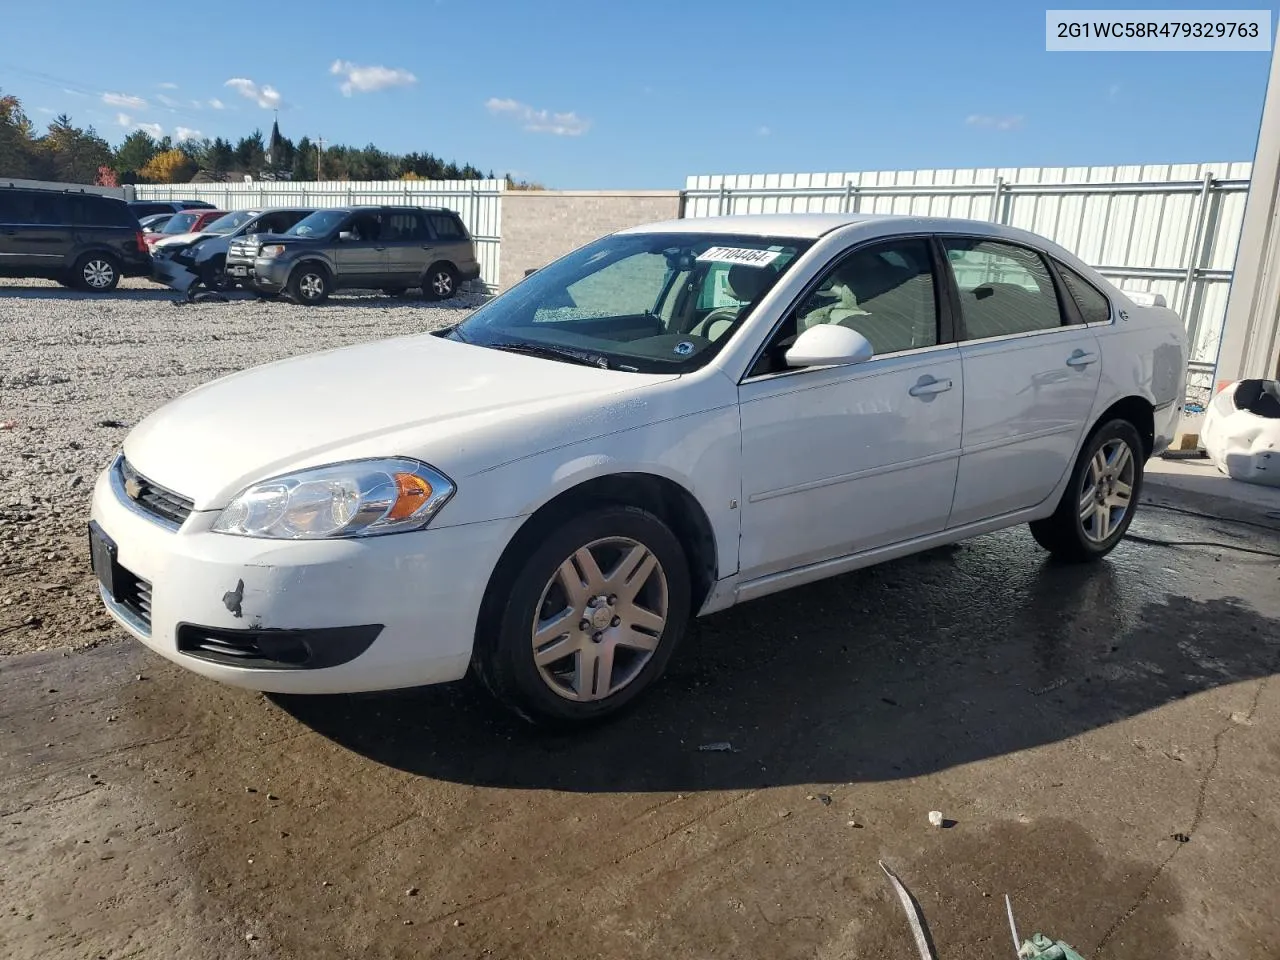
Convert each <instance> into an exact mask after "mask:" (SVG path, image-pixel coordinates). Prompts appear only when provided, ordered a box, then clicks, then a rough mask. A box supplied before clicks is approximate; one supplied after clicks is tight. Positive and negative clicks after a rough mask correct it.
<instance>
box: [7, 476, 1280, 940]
mask: <svg viewBox="0 0 1280 960" xmlns="http://www.w3.org/2000/svg"><path fill="white" fill-rule="evenodd" d="M1165 502H1166V505H1167V506H1171V507H1174V508H1176V509H1172V510H1170V509H1156V508H1154V507H1151V506H1144V507H1143V509H1142V511H1141V512H1140V514H1139V517H1138V518H1137V521H1136V522H1135V524H1134V527H1133V530H1132V533H1133V534H1134V538H1133V539H1131V540H1129V541H1128V542H1126V543H1125V544H1123V545H1122V546H1121V547H1120V548H1119V549H1118V550H1117V551H1116V552H1115V553H1114V554H1113V555H1112V557H1111V558H1109V559H1108V560H1107V561H1106V562H1104V563H1102V564H1100V565H1097V566H1093V567H1089V568H1079V567H1065V566H1060V565H1057V564H1054V563H1051V562H1049V561H1047V560H1046V559H1045V554H1043V553H1042V552H1041V551H1040V550H1039V549H1038V548H1037V547H1036V546H1035V544H1034V542H1033V541H1032V540H1031V538H1030V536H1029V535H1028V534H1027V533H1026V532H1025V530H1023V529H1015V530H1010V531H1006V532H1003V533H1000V534H996V535H993V536H989V537H983V538H980V539H977V540H974V541H971V542H969V543H966V544H963V545H960V546H958V547H955V548H948V549H942V550H935V551H931V552H930V553H928V554H924V555H921V556H918V557H914V558H908V559H906V560H903V561H899V562H895V563H891V564H887V565H884V566H881V567H877V568H873V569H871V570H866V571H861V572H858V573H855V574H851V575H848V576H844V577H840V578H838V579H834V580H830V581H826V582H823V583H819V584H814V585H812V586H808V587H804V588H800V589H797V590H794V591H791V592H788V593H786V594H782V595H779V596H777V597H772V598H767V599H764V600H760V601H756V602H754V603H750V604H746V605H744V606H742V607H740V608H737V609H734V610H730V611H728V612H726V613H723V614H718V615H715V616H713V617H710V618H708V619H706V620H703V621H700V622H699V623H698V624H697V625H696V626H695V627H694V628H693V630H692V632H691V634H690V636H689V637H688V638H687V640H686V642H685V645H684V647H683V648H682V649H681V650H680V651H679V652H678V653H677V655H676V658H675V660H674V661H673V664H672V668H671V671H670V673H669V675H668V677H667V679H666V680H665V681H664V682H663V683H662V684H661V685H660V686H659V687H657V688H655V689H654V690H653V691H652V693H651V694H650V695H649V696H648V697H646V698H645V699H644V700H643V701H642V702H641V703H640V704H639V705H638V706H637V708H636V709H635V710H633V711H632V712H630V713H629V714H628V715H626V716H625V717H624V718H622V719H621V720H619V721H617V722H614V723H612V724H609V725H607V726H605V727H602V728H599V729H596V730H592V731H589V732H586V733H582V734H578V735H574V736H564V735H556V736H552V735H548V734H543V733H538V732H535V731H532V730H529V729H527V728H525V727H523V726H521V725H520V724H519V723H518V722H517V721H513V720H509V719H508V718H507V717H506V715H505V714H503V713H501V712H500V711H498V710H496V709H494V708H493V707H491V706H490V704H489V703H488V701H487V700H486V699H485V698H484V697H483V696H482V695H481V694H479V693H478V692H476V691H475V690H474V689H472V688H471V687H470V685H468V684H465V683H464V684H458V685H454V686H450V687H441V688H430V689H425V690H417V691H407V692H398V693H390V694H381V695H369V696H359V697H346V698H342V697H324V698H303V697H282V696H281V697H265V696H262V695H259V694H254V693H249V692H245V691H239V690H233V689H229V688H223V687H219V686H217V685H214V684H212V683H210V682H208V681H205V680H202V679H200V678H198V677H195V676H194V675H189V674H186V673H184V672H182V671H180V670H179V669H177V668H176V667H173V666H171V665H169V664H167V663H166V662H164V661H162V660H160V659H159V658H158V657H155V656H153V655H151V654H149V653H147V652H146V651H144V650H143V649H141V648H140V647H139V646H137V645H136V644H133V643H130V642H119V643H113V644H110V645H107V646H104V647H101V648H99V649H95V650H90V651H87V652H84V653H71V654H65V655H64V654H60V653H57V652H54V653H38V654H30V655H23V656H17V657H10V658H6V659H2V660H0V857H2V858H3V863H4V869H3V870H0V956H4V957H22V958H27V957H59V958H61V957H109V958H121V957H164V958H173V957H198V958H206V957H208V958H214V957H216V958H226V957H234V956H260V957H280V958H292V957H308V958H312V957H427V956H442V957H489V956H491V957H547V956H554V957H557V958H564V960H570V958H578V957H584V958H585V957H611V958H612V957H628V958H638V957H662V958H664V960H667V958H683V957H690V958H692V957H717V958H719V957H724V958H728V957H735V958H736V957H742V958H748V957H760V958H765V957H768V958H783V957H822V958H845V957H848V958H853V957H858V958H872V957H903V956H909V955H912V954H911V950H912V949H913V948H912V946H911V940H910V933H909V930H908V927H907V924H906V920H905V917H904V915H903V913H902V910H901V907H900V906H899V904H898V902H897V900H896V899H895V898H894V896H893V893H892V890H891V889H890V887H889V886H888V883H887V882H886V880H885V877H884V875H883V874H882V873H881V872H880V869H879V867H878V866H877V860H878V859H883V860H884V861H885V862H886V863H887V864H889V865H890V866H891V867H892V868H893V869H894V870H895V871H896V872H897V874H898V875H899V876H900V877H901V878H902V880H903V881H904V882H905V883H906V884H907V886H908V887H909V888H910V889H911V891H912V893H913V894H914V895H915V896H916V898H917V899H918V900H919V902H920V905H921V907H922V909H923V912H924V915H925V917H926V920H927V921H928V924H929V926H930V928H931V932H932V936H933V938H934V940H935V941H936V943H937V944H938V948H939V953H940V955H941V956H943V957H946V956H966V957H1005V958H1007V957H1009V956H1010V955H1011V950H1010V946H1011V944H1010V939H1009V933H1008V926H1007V921H1006V920H1005V917H1004V902H1003V896H1004V894H1006V893H1008V894H1009V895H1010V896H1011V897H1012V898H1013V902H1014V907H1015V910H1016V912H1017V914H1018V919H1019V928H1020V931H1021V932H1022V933H1023V934H1024V935H1026V936H1029V935H1030V934H1031V933H1032V932H1034V931H1036V930H1042V931H1044V932H1046V933H1050V934H1052V935H1053V936H1054V937H1056V938H1062V939H1064V940H1067V941H1068V942H1070V943H1072V944H1073V945H1074V946H1075V947H1076V948H1077V949H1079V950H1080V951H1081V952H1082V953H1083V954H1084V955H1085V956H1086V957H1088V958H1089V960H1096V958H1098V957H1126V958H1147V957H1149V958H1153V960H1154V958H1161V960H1167V958H1169V957H1172V956H1175V955H1176V956H1187V957H1193V956H1194V957H1223V958H1228V957H1230V958H1234V957H1247V958H1253V957H1274V956H1276V950H1277V947H1276V944H1277V943H1280V912H1278V911H1277V910H1276V909H1275V904H1276V903H1277V902H1280V804H1277V803H1276V799H1275V798H1276V793H1277V786H1278V785H1280V739H1278V738H1277V733H1276V731H1277V723H1280V688H1277V686H1276V684H1275V681H1273V680H1272V679H1271V678H1272V676H1273V675H1274V674H1275V673H1276V671H1277V668H1280V560H1278V558H1277V556H1276V554H1280V532H1277V531H1276V530H1274V529H1272V530H1268V529H1264V527H1265V526H1268V525H1273V526H1275V527H1277V528H1280V523H1276V522H1275V521H1272V520H1268V519H1266V518H1261V517H1260V518H1257V519H1255V520H1254V521H1253V523H1254V524H1255V525H1247V524H1242V523H1239V522H1236V521H1226V520H1218V519H1210V518H1205V517H1197V516H1192V515H1189V514H1187V513H1184V512H1179V511H1180V510H1187V509H1191V510H1195V511H1203V510H1205V509H1206V504H1205V503H1204V502H1196V501H1193V500H1190V499H1187V498H1185V497H1182V498H1180V499H1176V500H1166V501H1165ZM1208 506H1210V507H1212V504H1211V503H1210V504H1208ZM1187 541H1198V542H1202V543H1207V544H1211V546H1187V545H1174V546H1170V545H1168V544H1170V543H1173V542H1179V543H1180V544H1185V543H1186V542H1187ZM724 743H727V744H730V745H731V746H732V749H731V750H701V749H699V747H701V746H705V745H710V744H724ZM930 810H940V811H943V813H944V814H945V816H946V817H947V818H948V820H949V822H950V823H951V825H949V826H947V827H945V828H942V829H938V828H934V827H931V826H930V825H929V823H928V820H927V814H928V812H929V811H930Z"/></svg>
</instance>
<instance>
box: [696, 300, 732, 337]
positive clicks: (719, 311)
mask: <svg viewBox="0 0 1280 960" xmlns="http://www.w3.org/2000/svg"><path fill="white" fill-rule="evenodd" d="M741 311H742V308H741V307H716V309H714V310H712V311H711V312H710V313H708V314H707V315H706V316H705V317H703V318H702V319H701V320H699V321H698V322H697V323H696V324H694V326H693V329H692V330H690V331H689V332H690V333H691V334H693V335H695V336H700V337H706V338H707V339H708V340H715V339H716V338H715V337H713V336H712V335H711V325H712V324H713V323H716V322H717V321H720V320H728V321H729V322H730V323H732V322H733V321H734V320H737V319H738V314H739V313H740V312H741Z"/></svg>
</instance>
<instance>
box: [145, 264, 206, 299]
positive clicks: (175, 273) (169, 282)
mask: <svg viewBox="0 0 1280 960" xmlns="http://www.w3.org/2000/svg"><path fill="white" fill-rule="evenodd" d="M151 279H152V280H154V281H155V282H156V283H162V284H164V285H165V286H166V287H169V288H170V289H173V290H177V291H178V292H180V293H181V292H183V291H185V290H186V289H187V288H188V287H190V286H191V285H192V284H193V283H195V282H196V275H195V272H194V271H192V270H190V269H188V268H187V267H186V266H184V265H183V264H181V263H179V262H178V261H177V260H176V259H173V258H170V257H153V258H152V260H151Z"/></svg>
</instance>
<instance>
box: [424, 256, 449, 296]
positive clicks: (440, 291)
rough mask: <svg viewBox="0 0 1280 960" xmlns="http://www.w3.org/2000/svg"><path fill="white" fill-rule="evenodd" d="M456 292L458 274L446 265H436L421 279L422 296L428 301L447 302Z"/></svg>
mask: <svg viewBox="0 0 1280 960" xmlns="http://www.w3.org/2000/svg"><path fill="white" fill-rule="evenodd" d="M457 292H458V272H457V271H456V270H454V269H453V267H451V266H449V264H447V263H437V264H434V265H432V267H431V268H430V269H429V270H427V272H426V274H425V275H424V276H423V278H422V295H423V296H424V297H426V299H428V300H448V299H449V298H450V297H452V296H453V295H454V294H456V293H457Z"/></svg>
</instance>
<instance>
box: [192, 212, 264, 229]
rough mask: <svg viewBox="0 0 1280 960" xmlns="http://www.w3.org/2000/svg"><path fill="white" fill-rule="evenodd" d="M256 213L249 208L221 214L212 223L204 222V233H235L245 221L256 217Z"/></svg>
mask: <svg viewBox="0 0 1280 960" xmlns="http://www.w3.org/2000/svg"><path fill="white" fill-rule="evenodd" d="M256 216H257V214H256V213H252V212H251V211H249V210H237V211H236V212H235V213H227V214H223V215H222V216H221V217H219V218H218V219H217V220H214V221H213V222H212V223H208V224H205V227H204V232H205V233H221V234H227V233H235V232H236V231H237V230H239V229H240V228H241V227H243V226H244V225H245V224H246V223H248V222H249V221H250V220H252V219H253V218H254V217H256Z"/></svg>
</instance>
